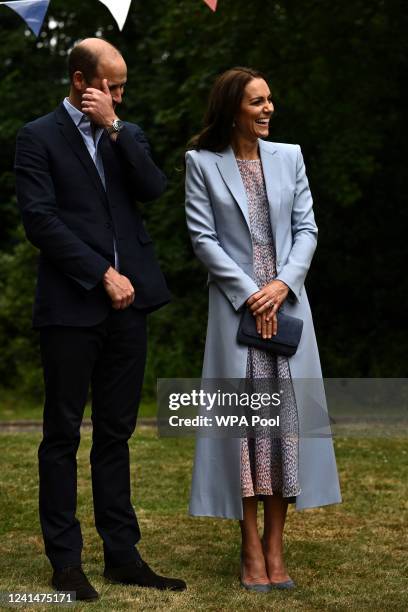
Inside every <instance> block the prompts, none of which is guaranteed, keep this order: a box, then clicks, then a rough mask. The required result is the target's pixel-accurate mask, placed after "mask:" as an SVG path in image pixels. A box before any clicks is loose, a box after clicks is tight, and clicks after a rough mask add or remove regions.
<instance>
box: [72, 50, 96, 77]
mask: <svg viewBox="0 0 408 612" xmlns="http://www.w3.org/2000/svg"><path fill="white" fill-rule="evenodd" d="M98 63H99V57H98V55H97V54H96V53H93V52H92V51H91V50H90V49H88V48H87V47H85V46H84V45H76V46H75V47H74V48H73V49H72V51H71V53H70V54H69V58H68V72H69V80H70V82H71V83H72V80H73V77H74V74H75V72H77V71H79V72H82V74H83V76H84V79H85V80H86V82H87V83H90V82H91V81H92V79H94V78H95V77H96V76H97V73H98Z"/></svg>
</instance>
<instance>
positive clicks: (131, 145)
mask: <svg viewBox="0 0 408 612" xmlns="http://www.w3.org/2000/svg"><path fill="white" fill-rule="evenodd" d="M115 144H116V149H117V150H118V151H119V155H120V156H121V158H122V159H123V161H124V163H125V164H126V165H127V170H128V172H127V174H128V177H129V180H130V182H131V184H132V187H133V189H134V195H135V198H136V199H137V200H139V202H149V201H150V200H156V199H157V198H159V197H160V196H161V195H162V193H163V192H164V191H165V189H166V187H167V179H166V176H165V175H164V174H163V172H162V171H161V170H160V168H158V167H157V166H156V164H155V163H154V161H153V159H152V154H151V150H150V145H149V143H148V141H147V138H146V136H145V135H144V133H143V131H142V130H141V129H140V128H139V127H138V126H136V125H132V124H129V123H126V124H125V127H124V128H123V130H121V132H120V133H119V134H118V137H117V139H116V143H115Z"/></svg>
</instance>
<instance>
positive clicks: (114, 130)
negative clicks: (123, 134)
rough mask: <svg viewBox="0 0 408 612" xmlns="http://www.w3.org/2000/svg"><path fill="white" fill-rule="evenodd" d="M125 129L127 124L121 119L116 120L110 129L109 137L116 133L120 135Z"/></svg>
mask: <svg viewBox="0 0 408 612" xmlns="http://www.w3.org/2000/svg"><path fill="white" fill-rule="evenodd" d="M124 127H125V124H124V123H123V121H121V120H120V119H114V120H113V121H112V125H111V126H110V127H108V134H109V136H110V135H111V134H114V133H117V134H118V133H119V132H120V131H121V130H123V128H124Z"/></svg>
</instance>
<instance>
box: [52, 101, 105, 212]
mask: <svg viewBox="0 0 408 612" xmlns="http://www.w3.org/2000/svg"><path fill="white" fill-rule="evenodd" d="M55 114H56V118H57V123H58V125H59V128H60V130H61V132H62V134H63V136H64V137H65V139H66V140H67V142H68V144H69V145H70V147H71V148H72V150H73V152H74V153H75V155H76V156H77V157H78V158H79V160H80V161H81V162H82V164H83V165H84V167H85V169H86V171H87V172H88V174H89V176H90V178H91V179H92V181H93V183H94V184H95V187H96V190H97V191H98V193H99V195H100V196H101V198H102V200H103V202H104V204H105V205H106V203H107V202H106V192H105V189H104V186H103V183H102V181H101V177H100V176H99V172H98V170H97V169H96V166H95V164H94V162H93V159H92V158H91V156H90V155H89V152H88V149H87V148H86V144H85V143H84V141H83V138H82V136H81V134H80V132H79V130H78V128H77V127H76V125H75V123H74V122H73V121H72V119H71V117H70V116H69V114H68V113H67V111H66V110H65V107H64V105H63V104H62V103H61V104H60V106H59V107H58V108H57V109H56V111H55ZM101 140H102V139H101Z"/></svg>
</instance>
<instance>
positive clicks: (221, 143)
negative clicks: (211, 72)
mask: <svg viewBox="0 0 408 612" xmlns="http://www.w3.org/2000/svg"><path fill="white" fill-rule="evenodd" d="M252 79H265V77H264V75H263V74H262V73H261V72H259V71H258V70H253V69H252V68H243V67H241V66H237V67H235V68H231V69H230V70H227V71H226V72H223V73H222V74H220V75H219V76H218V77H217V79H216V81H215V83H214V85H213V87H212V89H211V92H210V96H209V99H208V106H207V111H206V113H205V117H204V126H203V129H202V130H201V132H200V133H199V134H197V135H196V136H194V137H193V138H192V139H191V140H190V142H189V146H188V148H189V149H197V150H199V149H207V150H209V151H223V150H224V149H226V148H227V147H228V145H229V144H230V143H231V136H232V124H233V123H234V117H235V115H236V113H237V112H238V110H239V107H240V106H241V102H242V98H243V96H244V90H245V87H246V86H247V85H248V83H249V82H250V81H252Z"/></svg>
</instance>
